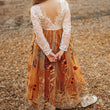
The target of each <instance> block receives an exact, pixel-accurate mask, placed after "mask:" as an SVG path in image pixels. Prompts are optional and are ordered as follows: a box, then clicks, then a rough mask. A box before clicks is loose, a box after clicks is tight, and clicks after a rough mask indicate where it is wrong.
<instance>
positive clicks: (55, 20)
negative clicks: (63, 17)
mask: <svg viewBox="0 0 110 110" xmlns="http://www.w3.org/2000/svg"><path fill="white" fill-rule="evenodd" d="M37 6H38V7H39V10H40V13H41V16H43V17H46V19H47V20H48V21H49V22H51V24H52V25H55V24H56V22H57V18H58V17H59V15H60V14H61V13H60V12H58V15H57V16H55V19H54V22H53V21H52V20H51V18H50V17H48V16H44V15H43V13H42V9H41V6H40V5H37ZM60 9H61V11H62V4H61V0H60Z"/></svg>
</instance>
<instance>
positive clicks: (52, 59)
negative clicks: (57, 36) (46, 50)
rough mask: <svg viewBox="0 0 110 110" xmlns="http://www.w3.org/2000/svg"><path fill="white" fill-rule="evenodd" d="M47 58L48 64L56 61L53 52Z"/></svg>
mask: <svg viewBox="0 0 110 110" xmlns="http://www.w3.org/2000/svg"><path fill="white" fill-rule="evenodd" d="M47 58H48V59H49V61H50V62H56V60H57V58H56V55H55V54H54V53H53V52H50V54H49V55H47Z"/></svg>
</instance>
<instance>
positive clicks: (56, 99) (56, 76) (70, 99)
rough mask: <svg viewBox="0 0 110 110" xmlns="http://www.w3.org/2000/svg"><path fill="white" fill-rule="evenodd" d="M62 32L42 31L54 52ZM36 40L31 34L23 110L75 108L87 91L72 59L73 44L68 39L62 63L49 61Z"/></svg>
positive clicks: (61, 30) (78, 69)
mask: <svg viewBox="0 0 110 110" xmlns="http://www.w3.org/2000/svg"><path fill="white" fill-rule="evenodd" d="M62 32H63V29H58V30H44V29H43V33H44V35H45V38H46V39H47V41H48V42H49V44H50V47H51V49H52V50H53V52H54V53H57V52H58V51H59V46H60V41H61V38H62ZM35 37H36V35H35V34H34V36H33V39H32V45H31V46H32V49H31V53H30V56H29V62H28V73H27V82H26V110H55V109H56V108H60V109H71V108H74V107H75V106H76V105H77V104H78V103H80V101H81V99H82V97H83V96H85V95H86V94H88V91H87V88H86V85H85V80H84V79H83V75H82V72H81V70H80V67H79V66H78V64H77V61H76V58H75V53H74V51H73V44H72V41H71V40H70V43H69V47H68V50H67V51H65V52H64V54H63V56H62V57H61V60H57V62H50V61H49V60H48V58H47V57H46V56H45V54H44V53H43V51H42V50H41V49H40V47H39V46H38V44H37V43H35Z"/></svg>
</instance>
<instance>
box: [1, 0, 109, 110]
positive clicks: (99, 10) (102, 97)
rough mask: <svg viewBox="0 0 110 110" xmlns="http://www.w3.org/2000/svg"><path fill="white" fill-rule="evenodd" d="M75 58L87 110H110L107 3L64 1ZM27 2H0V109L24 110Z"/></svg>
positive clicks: (29, 36)
mask: <svg viewBox="0 0 110 110" xmlns="http://www.w3.org/2000/svg"><path fill="white" fill-rule="evenodd" d="M68 3H69V4H70V5H69V6H70V9H71V14H72V39H73V44H74V52H75V54H76V59H77V62H78V64H79V65H80V67H81V70H82V73H83V75H84V78H85V80H86V82H87V86H88V90H89V92H90V93H91V94H94V95H96V96H97V97H98V101H97V103H96V104H94V105H91V106H89V107H87V108H81V106H80V105H78V106H77V107H76V108H75V109H73V110H110V0H68ZM30 6H31V2H30V0H8V1H7V0H4V1H0V7H1V10H0V18H1V19H0V50H1V51H0V96H1V98H0V110H24V106H25V95H24V94H25V85H26V79H25V78H26V74H27V63H28V58H29V53H30V44H31V39H32V37H33V31H32V24H31V22H30V18H29V13H28V11H29V8H30Z"/></svg>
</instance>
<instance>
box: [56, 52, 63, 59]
mask: <svg viewBox="0 0 110 110" xmlns="http://www.w3.org/2000/svg"><path fill="white" fill-rule="evenodd" d="M63 53H64V51H63V50H60V51H59V52H57V53H56V58H57V59H58V60H60V59H61V57H62V55H63Z"/></svg>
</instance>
